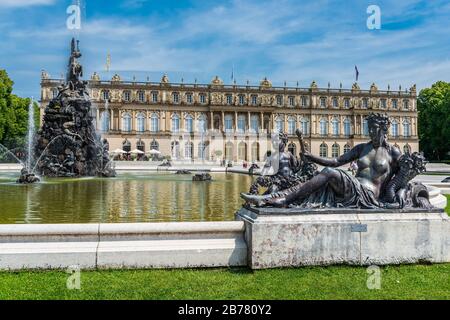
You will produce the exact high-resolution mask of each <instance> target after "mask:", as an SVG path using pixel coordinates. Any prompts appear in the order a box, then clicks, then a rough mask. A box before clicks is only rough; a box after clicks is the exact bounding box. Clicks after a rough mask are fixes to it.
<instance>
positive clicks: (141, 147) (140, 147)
mask: <svg viewBox="0 0 450 320" xmlns="http://www.w3.org/2000/svg"><path fill="white" fill-rule="evenodd" d="M136 149H138V150H140V151H142V152H145V143H144V141H142V140H141V139H139V141H138V142H136Z"/></svg>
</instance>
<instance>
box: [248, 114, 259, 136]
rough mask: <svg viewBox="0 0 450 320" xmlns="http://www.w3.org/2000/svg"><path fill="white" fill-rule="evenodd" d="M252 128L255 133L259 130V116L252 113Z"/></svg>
mask: <svg viewBox="0 0 450 320" xmlns="http://www.w3.org/2000/svg"><path fill="white" fill-rule="evenodd" d="M250 130H251V131H252V132H255V133H258V132H259V116H257V115H252V116H251V117H250Z"/></svg>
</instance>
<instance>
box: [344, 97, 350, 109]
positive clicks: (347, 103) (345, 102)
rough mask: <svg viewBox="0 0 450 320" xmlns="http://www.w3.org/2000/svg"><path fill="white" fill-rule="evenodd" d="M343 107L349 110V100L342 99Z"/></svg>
mask: <svg viewBox="0 0 450 320" xmlns="http://www.w3.org/2000/svg"><path fill="white" fill-rule="evenodd" d="M344 107H345V108H347V109H348V108H350V99H349V98H345V99H344Z"/></svg>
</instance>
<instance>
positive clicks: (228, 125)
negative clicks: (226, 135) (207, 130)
mask: <svg viewBox="0 0 450 320" xmlns="http://www.w3.org/2000/svg"><path fill="white" fill-rule="evenodd" d="M225 131H226V132H231V131H233V116H232V115H231V114H227V115H226V116H225Z"/></svg>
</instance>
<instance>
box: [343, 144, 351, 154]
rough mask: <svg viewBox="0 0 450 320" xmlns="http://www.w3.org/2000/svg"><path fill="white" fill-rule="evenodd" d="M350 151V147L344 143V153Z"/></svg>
mask: <svg viewBox="0 0 450 320" xmlns="http://www.w3.org/2000/svg"><path fill="white" fill-rule="evenodd" d="M351 149H352V147H351V146H350V145H349V144H348V143H346V144H345V146H344V153H347V152H349V151H350V150H351Z"/></svg>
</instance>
